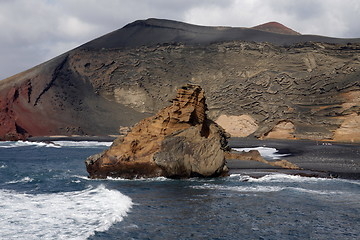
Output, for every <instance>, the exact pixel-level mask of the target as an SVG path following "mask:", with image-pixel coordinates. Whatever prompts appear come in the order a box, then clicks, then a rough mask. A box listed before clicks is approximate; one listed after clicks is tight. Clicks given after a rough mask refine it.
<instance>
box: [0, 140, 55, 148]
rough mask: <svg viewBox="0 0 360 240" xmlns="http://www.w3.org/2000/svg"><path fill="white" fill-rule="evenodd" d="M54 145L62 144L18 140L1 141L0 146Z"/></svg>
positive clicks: (53, 146)
mask: <svg viewBox="0 0 360 240" xmlns="http://www.w3.org/2000/svg"><path fill="white" fill-rule="evenodd" d="M28 146H33V147H52V148H60V147H61V146H59V145H56V144H54V143H45V142H29V141H17V142H1V144H0V148H16V147H28Z"/></svg>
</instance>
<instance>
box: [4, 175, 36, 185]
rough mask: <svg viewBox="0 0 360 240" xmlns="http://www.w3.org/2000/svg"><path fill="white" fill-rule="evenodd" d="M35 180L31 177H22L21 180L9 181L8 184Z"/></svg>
mask: <svg viewBox="0 0 360 240" xmlns="http://www.w3.org/2000/svg"><path fill="white" fill-rule="evenodd" d="M32 181H34V179H33V178H31V177H24V178H22V179H19V180H13V181H9V182H7V183H8V184H14V183H28V182H32Z"/></svg>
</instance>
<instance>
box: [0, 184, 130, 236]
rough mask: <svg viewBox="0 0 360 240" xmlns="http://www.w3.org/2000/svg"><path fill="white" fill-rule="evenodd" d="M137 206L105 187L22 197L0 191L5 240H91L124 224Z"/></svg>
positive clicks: (1, 232) (1, 227) (1, 230)
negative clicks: (134, 206)
mask: <svg viewBox="0 0 360 240" xmlns="http://www.w3.org/2000/svg"><path fill="white" fill-rule="evenodd" d="M132 205H133V203H132V201H131V199H130V198H129V197H127V196H125V195H123V194H122V193H120V192H119V191H116V190H108V189H106V188H105V187H104V186H102V185H101V186H99V187H97V188H89V189H86V190H84V191H77V192H62V193H56V194H55V193H52V194H38V195H32V194H22V193H18V192H14V191H8V190H0V209H1V211H0V236H1V239H87V238H88V237H89V236H91V235H93V234H94V233H95V231H106V230H107V229H109V227H110V226H111V225H113V224H114V223H116V222H119V221H122V220H123V218H124V217H125V216H126V215H127V212H129V210H130V208H131V207H132Z"/></svg>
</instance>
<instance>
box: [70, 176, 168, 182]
mask: <svg viewBox="0 0 360 240" xmlns="http://www.w3.org/2000/svg"><path fill="white" fill-rule="evenodd" d="M74 177H76V178H80V179H83V180H87V181H145V182H164V181H172V179H170V178H166V177H154V178H134V179H127V178H114V177H107V178H105V179H91V178H88V177H87V176H80V175H74Z"/></svg>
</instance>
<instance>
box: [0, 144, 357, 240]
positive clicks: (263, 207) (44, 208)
mask: <svg viewBox="0 0 360 240" xmlns="http://www.w3.org/2000/svg"><path fill="white" fill-rule="evenodd" d="M59 144H60V146H55V145H51V144H30V143H21V142H17V143H15V142H3V143H0V239H360V181H354V180H344V179H321V178H305V177H299V176H288V175H282V174H273V175H267V176H264V177H262V178H259V179H255V178H252V177H249V176H246V175H231V176H230V177H227V178H222V179H213V180H211V179H207V180H206V179H205V180H204V179H191V180H168V179H164V178H156V179H148V180H121V179H108V180H88V179H87V178H86V176H87V173H86V170H85V165H84V160H85V159H86V157H88V156H89V155H91V154H94V153H98V152H100V151H102V150H103V149H104V148H105V147H106V146H104V145H102V144H101V143H97V144H95V143H86V142H80V143H71V142H70V143H63V142H62V143H59Z"/></svg>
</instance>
